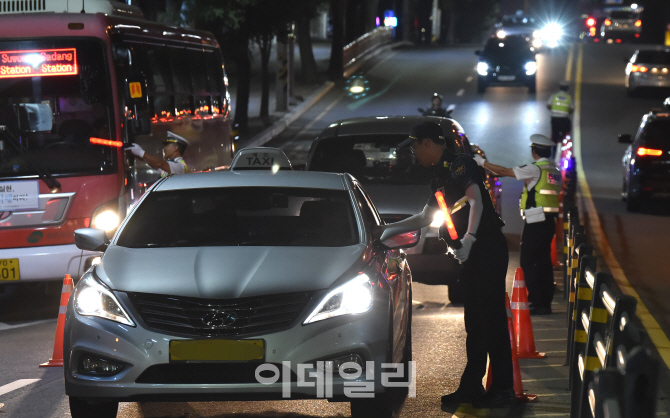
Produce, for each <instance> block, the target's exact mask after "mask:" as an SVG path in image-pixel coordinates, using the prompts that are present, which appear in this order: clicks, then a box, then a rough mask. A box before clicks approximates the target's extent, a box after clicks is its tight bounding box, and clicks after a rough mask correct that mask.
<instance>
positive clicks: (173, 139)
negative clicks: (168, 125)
mask: <svg viewBox="0 0 670 418" xmlns="http://www.w3.org/2000/svg"><path fill="white" fill-rule="evenodd" d="M163 144H164V145H165V146H164V147H163V156H162V157H160V156H158V155H151V154H147V153H146V152H145V151H144V150H143V149H142V147H140V146H139V145H137V144H132V145H131V146H130V147H128V148H126V151H127V152H130V153H132V154H133V155H134V156H135V157H136V158H139V159H140V160H142V161H144V162H145V163H147V164H149V166H151V168H153V169H156V170H159V171H160V173H161V177H165V176H168V175H170V174H187V173H188V172H189V169H188V166H187V165H186V162H185V161H184V157H183V155H184V151H186V147H188V145H189V142H188V140H187V139H186V138H184V137H182V136H179V135H177V134H175V133H172V132H170V131H168V132H167V139H166V140H165V141H164V142H163Z"/></svg>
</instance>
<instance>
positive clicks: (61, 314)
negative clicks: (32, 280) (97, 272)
mask: <svg viewBox="0 0 670 418" xmlns="http://www.w3.org/2000/svg"><path fill="white" fill-rule="evenodd" d="M73 287H74V286H73V284H72V277H70V275H69V274H66V275H65V278H64V279H63V290H62V291H61V294H60V308H58V324H56V338H55V339H54V351H53V355H52V356H51V359H50V360H49V361H47V362H46V363H42V364H40V367H58V366H63V333H64V332H65V311H66V310H67V303H68V302H69V300H70V294H71V293H72V289H73Z"/></svg>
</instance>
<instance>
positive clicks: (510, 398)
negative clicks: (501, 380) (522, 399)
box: [472, 389, 516, 408]
mask: <svg viewBox="0 0 670 418" xmlns="http://www.w3.org/2000/svg"><path fill="white" fill-rule="evenodd" d="M515 403H516V395H515V394H514V389H489V391H488V392H486V394H485V395H484V396H482V397H480V398H479V399H476V400H475V401H473V402H472V406H473V407H475V408H505V407H509V406H512V405H514V404H515Z"/></svg>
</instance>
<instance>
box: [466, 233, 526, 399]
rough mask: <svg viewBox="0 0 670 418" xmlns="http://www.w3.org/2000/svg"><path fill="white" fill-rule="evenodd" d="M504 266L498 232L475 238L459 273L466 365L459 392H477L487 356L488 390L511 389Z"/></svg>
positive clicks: (505, 257)
mask: <svg viewBox="0 0 670 418" xmlns="http://www.w3.org/2000/svg"><path fill="white" fill-rule="evenodd" d="M478 235H479V234H478ZM508 262H509V251H508V248H507V240H506V239H505V236H504V235H503V233H502V231H500V230H497V231H494V232H492V233H489V234H486V235H485V236H478V237H477V241H475V243H474V244H473V246H472V249H471V251H470V256H469V257H468V260H467V261H466V262H465V264H464V265H463V269H462V270H461V280H462V285H463V290H464V308H465V309H464V310H465V312H464V319H465V331H466V332H467V337H466V341H465V349H466V352H467V355H468V361H467V364H466V366H465V371H464V372H463V376H462V377H461V384H460V387H459V389H463V390H467V391H471V390H472V391H474V390H477V389H479V388H481V386H482V379H483V378H484V375H485V374H486V357H487V354H488V357H489V359H490V362H491V372H492V384H491V388H495V389H510V388H513V385H514V377H513V374H512V350H511V345H510V335H509V331H508V328H507V311H506V310H505V278H506V276H507V264H508Z"/></svg>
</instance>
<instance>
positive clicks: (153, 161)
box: [142, 153, 172, 174]
mask: <svg viewBox="0 0 670 418" xmlns="http://www.w3.org/2000/svg"><path fill="white" fill-rule="evenodd" d="M142 160H143V161H144V162H145V163H147V164H149V166H151V168H153V169H159V168H160V169H161V170H163V171H165V172H167V173H170V174H172V171H171V170H170V164H168V162H167V161H165V160H164V159H163V158H162V157H157V156H155V155H151V154H149V153H145V154H144V156H143V157H142Z"/></svg>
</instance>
